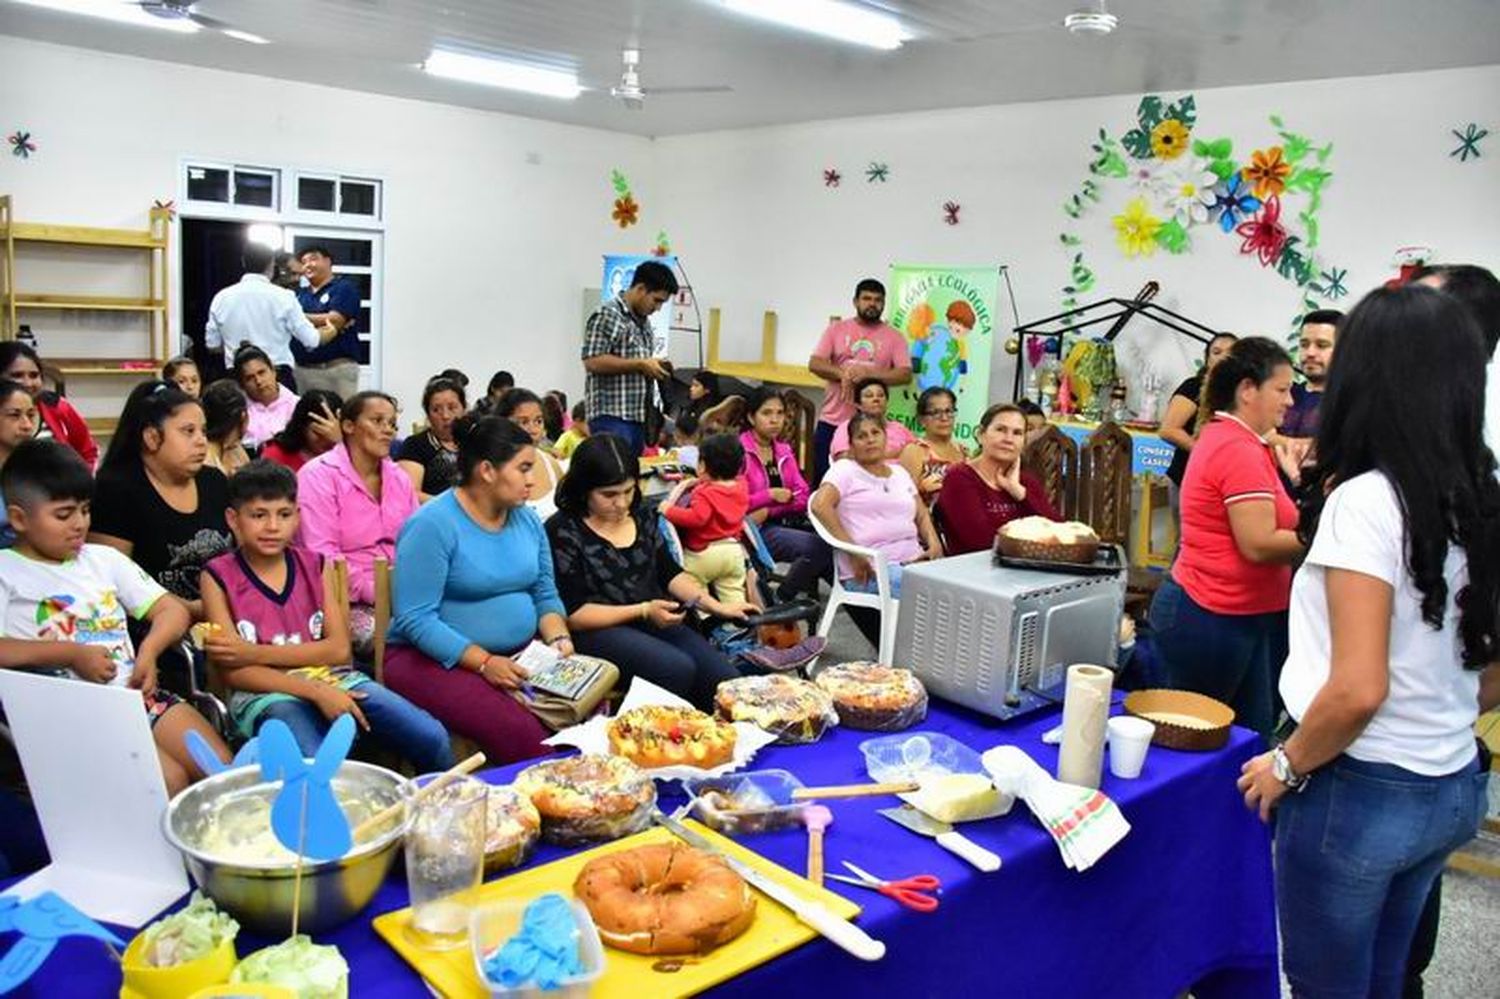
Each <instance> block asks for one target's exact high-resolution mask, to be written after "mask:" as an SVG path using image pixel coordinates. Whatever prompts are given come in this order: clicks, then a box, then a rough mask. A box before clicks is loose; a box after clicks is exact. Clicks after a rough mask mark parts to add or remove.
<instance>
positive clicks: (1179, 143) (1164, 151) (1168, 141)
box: [1151, 118, 1188, 160]
mask: <svg viewBox="0 0 1500 999" xmlns="http://www.w3.org/2000/svg"><path fill="white" fill-rule="evenodd" d="M1187 148H1188V129H1187V126H1186V125H1184V124H1183V123H1182V122H1180V121H1178V120H1177V119H1176V118H1168V119H1166V120H1165V121H1161V122H1158V123H1157V125H1156V127H1155V128H1153V129H1152V130H1151V152H1153V153H1154V154H1156V158H1157V159H1159V160H1175V159H1176V158H1177V157H1179V156H1181V155H1182V154H1183V153H1185V152H1187Z"/></svg>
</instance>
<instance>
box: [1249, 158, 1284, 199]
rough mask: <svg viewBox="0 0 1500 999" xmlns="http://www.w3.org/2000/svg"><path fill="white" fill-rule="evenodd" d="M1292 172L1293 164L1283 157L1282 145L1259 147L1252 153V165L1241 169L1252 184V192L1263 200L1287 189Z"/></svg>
mask: <svg viewBox="0 0 1500 999" xmlns="http://www.w3.org/2000/svg"><path fill="white" fill-rule="evenodd" d="M1291 172H1292V165H1291V164H1290V163H1288V162H1287V161H1286V160H1285V159H1284V158H1283V157H1282V154H1281V147H1280V146H1272V147H1271V148H1270V149H1257V150H1256V151H1255V152H1253V153H1251V154H1250V165H1249V166H1247V167H1245V168H1244V169H1243V170H1241V171H1240V173H1241V174H1242V175H1243V176H1244V178H1245V182H1246V183H1247V184H1249V185H1250V193H1251V194H1253V195H1255V196H1256V197H1257V198H1259V199H1260V200H1262V201H1265V200H1266V199H1267V198H1271V197H1275V196H1277V195H1279V194H1281V192H1282V191H1285V190H1286V178H1287V176H1288V175H1289V174H1290V173H1291Z"/></svg>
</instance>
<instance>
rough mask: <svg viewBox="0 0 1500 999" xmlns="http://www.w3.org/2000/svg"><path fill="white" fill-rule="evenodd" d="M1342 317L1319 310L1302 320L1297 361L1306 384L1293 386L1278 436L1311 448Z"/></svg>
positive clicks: (1338, 314)
mask: <svg viewBox="0 0 1500 999" xmlns="http://www.w3.org/2000/svg"><path fill="white" fill-rule="evenodd" d="M1343 318H1344V314H1343V313H1342V312H1340V311H1338V310H1337V309H1318V310H1316V311H1313V312H1309V313H1308V314H1307V315H1305V316H1303V317H1302V335H1301V339H1300V342H1299V350H1298V354H1299V359H1300V361H1301V366H1302V377H1303V378H1304V379H1305V380H1306V384H1305V385H1293V386H1292V407H1291V408H1290V409H1288V410H1287V411H1286V416H1285V417H1283V418H1282V422H1281V435H1282V436H1283V437H1288V438H1291V439H1292V440H1293V441H1299V442H1305V443H1306V444H1307V445H1310V444H1311V442H1312V439H1313V438H1315V437H1317V436H1318V404H1319V403H1320V402H1322V401H1323V386H1324V385H1326V384H1327V383H1328V366H1329V365H1330V364H1332V363H1333V346H1334V340H1335V339H1336V338H1337V337H1338V331H1339V322H1340V320H1342V319H1343Z"/></svg>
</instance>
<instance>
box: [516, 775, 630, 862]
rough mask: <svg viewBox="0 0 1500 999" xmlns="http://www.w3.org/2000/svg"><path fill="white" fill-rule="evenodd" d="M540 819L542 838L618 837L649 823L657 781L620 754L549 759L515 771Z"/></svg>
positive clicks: (565, 840)
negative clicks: (652, 779)
mask: <svg viewBox="0 0 1500 999" xmlns="http://www.w3.org/2000/svg"><path fill="white" fill-rule="evenodd" d="M514 786H515V789H516V790H517V791H519V792H520V793H521V794H524V795H526V796H527V797H528V798H530V799H531V803H532V804H533V805H535V806H536V810H537V812H538V814H540V815H541V819H542V839H544V840H546V841H547V842H549V843H560V844H563V845H569V844H573V843H587V842H597V841H602V840H611V839H619V838H620V837H621V836H628V835H630V834H631V833H636V832H640V831H641V830H642V829H644V828H646V826H648V825H650V823H651V810H652V808H654V807H655V806H656V785H655V784H654V783H653V782H652V781H651V778H650V777H648V776H646V775H645V774H643V773H641V770H640V768H639V767H637V766H636V765H635V764H634V763H631V762H630V761H629V760H627V759H625V758H624V757H621V756H601V755H597V754H587V755H583V756H570V757H567V758H566V759H561V760H548V761H547V762H545V763H538V764H536V765H535V766H530V767H527V768H526V769H525V770H522V771H521V772H520V774H518V775H517V776H516V782H515V785H514Z"/></svg>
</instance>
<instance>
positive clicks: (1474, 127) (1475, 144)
mask: <svg viewBox="0 0 1500 999" xmlns="http://www.w3.org/2000/svg"><path fill="white" fill-rule="evenodd" d="M1452 132H1453V137H1454V138H1455V139H1457V140H1458V148H1457V149H1455V150H1453V152H1451V153H1449V154H1448V155H1449V156H1457V157H1458V162H1460V163H1465V162H1468V159H1469V157H1470V156H1472V157H1474V158H1475V159H1476V160H1477V159H1479V140H1480V139H1482V138H1484V137H1485V136H1486V135H1489V134H1490V130H1489V129H1487V128H1480V127H1479V125H1478V124H1476V123H1475V122H1472V121H1471V122H1469V127H1468V128H1466V129H1464V130H1463V131H1462V132H1460V131H1459V130H1458V129H1456V128H1455V129H1452ZM11 141H12V142H14V141H15V140H14V139H12V140H11Z"/></svg>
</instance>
